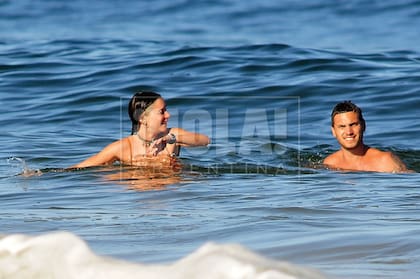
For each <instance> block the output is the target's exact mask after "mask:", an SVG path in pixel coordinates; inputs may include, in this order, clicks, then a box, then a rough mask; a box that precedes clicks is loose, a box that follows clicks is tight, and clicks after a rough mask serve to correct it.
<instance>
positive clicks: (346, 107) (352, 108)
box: [331, 101, 366, 131]
mask: <svg viewBox="0 0 420 279" xmlns="http://www.w3.org/2000/svg"><path fill="white" fill-rule="evenodd" d="M345 112H355V113H357V115H358V116H359V122H360V124H361V125H362V131H365V128H366V122H365V119H364V118H363V114H362V110H361V109H360V108H359V107H358V106H356V105H355V104H353V103H352V102H351V101H344V102H341V103H338V104H336V105H335V107H334V109H333V110H332V112H331V126H334V116H336V115H337V114H340V113H345Z"/></svg>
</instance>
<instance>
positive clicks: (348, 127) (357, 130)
mask: <svg viewBox="0 0 420 279" xmlns="http://www.w3.org/2000/svg"><path fill="white" fill-rule="evenodd" d="M333 120H334V126H333V127H331V132H332V134H333V136H334V137H335V138H336V139H337V141H338V143H339V144H340V145H341V146H342V147H343V148H345V149H354V148H356V147H358V146H359V145H360V144H362V142H363V125H362V123H360V121H359V115H358V113H356V112H352V111H351V112H344V113H339V114H337V115H335V116H334V119H333Z"/></svg>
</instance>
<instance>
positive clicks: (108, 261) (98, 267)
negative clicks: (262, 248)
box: [0, 232, 327, 279]
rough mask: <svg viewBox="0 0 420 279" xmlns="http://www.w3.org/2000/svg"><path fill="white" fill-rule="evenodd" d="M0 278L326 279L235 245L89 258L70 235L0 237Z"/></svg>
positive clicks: (88, 252) (84, 246)
mask: <svg viewBox="0 0 420 279" xmlns="http://www.w3.org/2000/svg"><path fill="white" fill-rule="evenodd" d="M0 278H8V279H9V278H10V279H14V278H16V279H17V278H19V279H26V278H31V279H34V278H43V279H44V278H60V279H61V278H63V279H67V278H69V279H70V278H77V279H87V278H95V279H101V278H118V279H119V278H151V279H155V278H156V279H157V278H162V279H163V278H165V279H167V278H174V279H181V278H188V279H190V278H191V279H194V278H200V279H210V278H211V279H214V278H227V279H236V278H249V279H251V278H258V279H271V278H272V279H274V278H276V279H280V278H281V279H292V278H311V279H315V278H317V279H318V278H327V277H326V276H325V275H323V274H322V273H321V272H319V271H317V270H313V269H309V268H306V267H301V266H297V265H294V264H290V263H287V262H279V261H274V260H271V259H267V258H264V257H262V256H260V255H257V254H255V253H254V252H251V251H249V250H248V249H246V248H245V247H243V246H240V245H236V244H233V245H219V244H215V243H206V244H204V245H203V246H202V247H200V248H199V249H198V250H197V251H195V252H193V253H191V254H190V255H188V256H186V257H184V258H182V259H181V260H179V261H176V262H174V263H173V264H165V265H164V264H148V265H146V264H138V263H131V262H127V261H122V260H117V259H113V258H110V257H103V256H98V255H96V254H94V253H93V252H92V251H91V250H90V248H89V247H88V245H87V244H86V243H85V242H84V241H83V240H81V239H80V238H79V237H77V236H76V235H74V234H71V233H68V232H55V233H49V234H44V235H40V236H27V235H21V234H14V235H6V236H3V237H0Z"/></svg>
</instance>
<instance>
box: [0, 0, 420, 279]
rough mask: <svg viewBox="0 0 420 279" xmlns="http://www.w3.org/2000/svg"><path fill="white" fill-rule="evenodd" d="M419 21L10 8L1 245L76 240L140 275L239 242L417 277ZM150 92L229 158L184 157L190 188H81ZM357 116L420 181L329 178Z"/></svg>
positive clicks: (325, 8) (170, 4)
mask: <svg viewBox="0 0 420 279" xmlns="http://www.w3.org/2000/svg"><path fill="white" fill-rule="evenodd" d="M419 15H420V2H419V1H414V0H412V1H409V0H406V1H356V0H350V1H320V0H318V1H256V2H252V1H251V2H250V1H238V0H230V1H228V0H225V1H222V0H218V1H192V0H184V1H181V0H176V1H163V0H158V1H153V2H149V1H58V0H44V1H41V0H37V1H29V0H21V1H2V0H0V94H1V95H0V105H1V118H0V126H1V133H0V138H1V142H2V148H1V150H0V203H1V205H2V210H1V213H0V234H2V235H13V234H18V233H19V234H27V235H43V234H48V233H51V232H55V231H68V232H70V233H72V234H75V235H77V236H78V237H80V238H81V239H83V240H84V241H86V242H87V244H88V245H89V247H90V248H91V249H92V250H93V251H94V253H96V254H98V255H103V256H110V257H114V258H118V259H122V260H127V261H130V262H137V263H170V262H174V261H177V260H179V259H182V258H184V257H186V256H187V255H191V253H193V251H195V250H196V249H197V248H199V247H201V246H202V245H204V244H205V243H208V242H216V243H221V244H225V243H236V244H239V245H242V246H243V247H246V248H247V249H250V250H252V251H255V252H256V253H258V254H260V255H262V256H264V257H267V258H270V259H275V260H279V261H286V262H290V263H294V264H297V265H303V266H309V267H311V268H314V269H317V270H320V271H321V272H324V273H325V274H328V275H330V276H332V277H336V278H418V277H419V276H420V273H419V270H418V266H419V260H420V256H419V255H420V240H419V237H418V235H419V233H420V219H419V214H418V213H419V210H420V208H419V204H420V191H419V185H420V183H419V182H420V176H419V172H420V162H419V157H420V149H419V141H418V135H419V131H420V121H419V120H420V119H419V118H420V117H419V107H420V95H419V94H420V90H419V84H420V74H419V73H420V37H419V36H418V26H420V16H419ZM145 89H150V90H155V91H157V92H159V93H161V94H162V95H163V97H164V98H165V100H166V102H167V105H168V110H169V112H170V113H171V119H170V124H171V126H181V127H184V128H187V129H189V130H196V131H199V132H203V133H206V134H208V135H209V136H210V137H211V139H212V144H211V145H210V146H209V147H208V148H198V149H192V150H186V149H184V150H183V151H182V152H181V156H180V157H181V160H182V162H183V165H184V171H183V172H182V174H181V175H180V176H179V177H175V178H168V177H154V178H153V179H144V178H143V177H142V174H139V173H138V172H137V171H135V170H134V171H133V170H130V169H121V168H120V167H118V166H116V167H115V168H93V169H89V170H82V171H66V170H65V168H66V167H68V166H70V165H72V164H75V163H77V162H80V161H81V160H83V159H84V158H86V157H88V156H90V155H92V154H94V153H96V152H98V151H99V150H101V149H102V148H103V147H104V146H105V145H107V144H109V143H111V142H112V141H114V140H116V139H119V138H121V137H124V136H127V135H129V134H130V129H131V127H130V122H129V118H128V115H127V111H126V106H127V102H128V100H129V99H130V97H131V96H132V95H133V94H134V93H135V92H136V91H138V90H145ZM342 100H352V101H354V102H355V103H356V104H358V105H359V106H360V107H362V109H363V112H364V116H365V119H366V121H367V130H366V133H365V142H366V143H367V144H369V145H372V146H375V147H377V148H379V149H382V150H390V151H393V152H394V153H395V154H397V155H398V156H399V157H400V158H401V159H402V160H403V161H404V162H405V163H406V164H407V166H408V167H409V168H410V169H412V170H413V171H414V173H410V174H384V173H360V172H345V173H342V172H334V171H329V170H326V169H323V168H322V167H320V162H322V159H323V158H324V157H325V156H326V155H328V154H330V153H332V152H333V151H334V150H336V149H337V148H338V144H337V143H336V141H335V139H334V138H333V137H332V135H331V132H330V119H329V115H330V112H331V109H332V107H333V106H334V105H335V104H336V103H337V102H339V101H342ZM45 249H47V248H45ZM2 255H4V254H2V253H0V262H1V261H2V257H3V256H2ZM3 260H4V257H3ZM211 268H212V267H211V266H208V270H210V269H211ZM208 270H203V271H202V272H203V274H205V273H206V272H208ZM0 275H1V274H0ZM0 278H1V276H0ZM28 278H29V277H28ZM229 278H238V277H235V276H234V275H232V276H231V277H229ZM239 278H240V277H239Z"/></svg>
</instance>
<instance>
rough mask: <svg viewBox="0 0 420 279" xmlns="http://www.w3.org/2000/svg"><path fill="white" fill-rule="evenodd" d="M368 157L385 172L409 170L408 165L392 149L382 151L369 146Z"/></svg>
mask: <svg viewBox="0 0 420 279" xmlns="http://www.w3.org/2000/svg"><path fill="white" fill-rule="evenodd" d="M366 155H367V159H368V161H369V162H370V163H371V164H374V165H376V166H378V168H379V169H378V171H383V172H407V171H408V170H407V167H406V166H405V164H404V163H403V162H402V161H401V159H400V158H399V157H398V156H397V155H395V154H394V153H393V152H391V151H381V150H379V149H376V148H369V150H368V152H367V154H366Z"/></svg>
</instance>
